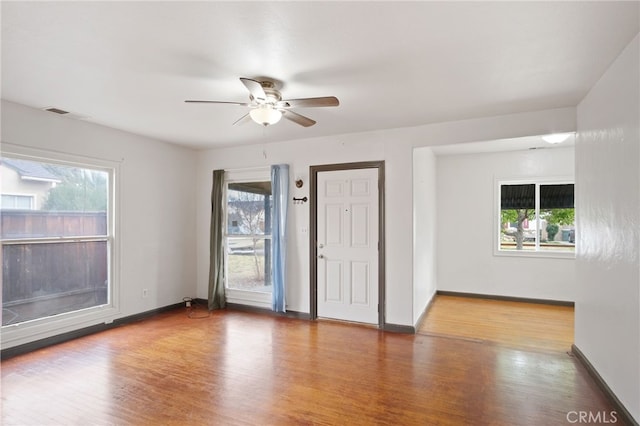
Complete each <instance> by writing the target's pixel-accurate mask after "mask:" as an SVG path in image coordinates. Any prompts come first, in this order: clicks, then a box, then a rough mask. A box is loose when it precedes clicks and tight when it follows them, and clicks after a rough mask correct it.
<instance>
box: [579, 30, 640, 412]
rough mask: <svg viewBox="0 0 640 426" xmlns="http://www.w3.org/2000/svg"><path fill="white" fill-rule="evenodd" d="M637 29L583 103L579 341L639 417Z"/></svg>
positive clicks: (639, 72)
mask: <svg viewBox="0 0 640 426" xmlns="http://www.w3.org/2000/svg"><path fill="white" fill-rule="evenodd" d="M639 51H640V42H639V36H636V38H635V39H634V40H633V41H632V42H631V44H629V46H627V48H626V49H625V50H624V51H623V52H622V54H621V55H620V56H619V57H618V58H617V60H616V61H615V62H614V63H613V64H612V65H611V67H610V68H609V70H608V71H607V72H606V73H605V74H604V75H603V76H602V77H601V79H600V80H599V81H598V83H597V84H596V85H595V86H594V87H593V88H592V89H591V91H590V92H589V94H588V95H587V96H586V97H585V99H584V100H583V101H582V102H581V103H580V104H579V105H578V115H577V120H578V135H577V136H578V137H577V142H576V189H577V194H576V201H577V207H578V210H577V224H576V225H577V232H576V235H577V238H578V244H579V250H578V255H577V281H578V284H579V286H578V293H577V297H576V322H575V328H576V331H575V344H576V346H577V347H578V348H579V349H580V350H581V351H582V352H583V353H584V355H585V356H586V357H587V358H588V359H589V361H590V362H591V364H592V365H593V366H594V367H595V368H596V370H598V373H599V374H600V375H601V376H602V378H603V379H604V380H605V382H606V383H607V384H608V385H609V387H610V388H611V389H612V390H613V392H614V393H615V394H616V396H617V397H618V398H619V399H620V401H622V403H623V404H624V405H625V406H626V408H627V409H628V410H629V412H630V413H631V414H632V415H633V416H634V418H635V420H636V421H640V261H639V257H640V255H639V252H640V235H639V232H640V134H639V127H640V118H639V117H640V105H639V99H638V97H639V93H640V87H639V82H638V80H639V78H640V77H639V76H640V70H639V66H638V64H639V63H640V57H639V53H638V52H639Z"/></svg>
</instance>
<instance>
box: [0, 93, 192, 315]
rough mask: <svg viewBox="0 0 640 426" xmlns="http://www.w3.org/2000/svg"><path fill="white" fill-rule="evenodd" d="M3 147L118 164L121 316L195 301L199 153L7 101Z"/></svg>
mask: <svg viewBox="0 0 640 426" xmlns="http://www.w3.org/2000/svg"><path fill="white" fill-rule="evenodd" d="M2 143H3V144H4V145H5V147H6V146H7V145H8V144H10V145H19V146H23V147H28V148H32V149H40V150H48V151H56V152H60V153H67V154H73V155H77V156H84V157H90V158H98V159H103V160H109V161H114V162H119V163H120V175H119V176H117V179H119V194H117V195H118V198H117V202H118V203H119V207H120V216H119V221H118V222H117V223H116V226H117V228H118V230H117V233H118V234H117V235H118V236H119V239H120V249H121V252H120V271H116V273H117V274H118V276H119V279H120V314H119V315H118V316H128V315H133V314H137V313H140V312H144V311H147V310H151V309H155V308H159V307H162V306H167V305H170V304H174V303H178V302H181V301H182V298H183V297H185V296H190V297H194V296H195V293H196V284H195V269H196V262H195V232H196V228H195V224H194V218H195V186H194V182H195V179H196V177H195V176H196V175H195V160H196V152H195V151H193V150H190V149H186V148H181V147H178V146H175V145H170V144H167V143H163V142H158V141H154V140H151V139H147V138H144V137H141V136H137V135H133V134H130V133H126V132H122V131H119V130H114V129H111V128H108V127H104V126H99V125H96V124H93V123H90V122H86V121H79V120H73V119H70V118H65V117H61V116H57V115H55V114H52V113H50V112H45V111H41V110H37V109H33V108H28V107H25V106H22V105H18V104H15V103H11V102H7V101H2ZM143 288H146V289H148V297H147V298H144V299H143V298H142V289H143ZM85 325H86V324H85Z"/></svg>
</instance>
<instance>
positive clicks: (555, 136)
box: [542, 133, 571, 144]
mask: <svg viewBox="0 0 640 426" xmlns="http://www.w3.org/2000/svg"><path fill="white" fill-rule="evenodd" d="M569 136H571V133H552V134H550V135H544V136H543V137H542V140H543V141H545V142H547V143H550V144H557V143H562V142H564V141H566V140H567V139H569Z"/></svg>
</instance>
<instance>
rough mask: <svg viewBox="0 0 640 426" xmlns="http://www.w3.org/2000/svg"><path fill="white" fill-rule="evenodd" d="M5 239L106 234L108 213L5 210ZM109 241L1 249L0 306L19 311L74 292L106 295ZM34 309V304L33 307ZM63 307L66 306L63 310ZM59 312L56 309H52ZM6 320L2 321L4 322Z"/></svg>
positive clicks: (68, 242) (100, 298)
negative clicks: (0, 304)
mask: <svg viewBox="0 0 640 426" xmlns="http://www.w3.org/2000/svg"><path fill="white" fill-rule="evenodd" d="M1 215H2V219H1V221H0V223H1V224H2V237H3V239H19V238H38V237H58V236H62V237H69V236H88V235H106V229H107V223H106V215H105V213H75V212H71V213H68V212H62V213H58V212H41V211H35V212H33V211H2V212H1ZM107 259H108V243H107V241H106V238H105V241H86V242H84V241H80V242H77V241H73V242H70V241H66V242H46V243H34V242H25V243H15V242H13V243H11V244H5V245H3V248H2V306H3V309H5V308H11V309H13V310H19V305H29V304H31V305H32V304H33V303H34V302H37V301H43V300H46V301H47V302H46V304H47V305H48V306H51V305H55V304H56V303H55V301H54V300H53V299H56V298H59V299H60V300H61V301H62V300H69V296H70V295H77V294H87V293H93V294H98V295H100V297H99V298H98V299H99V300H102V299H105V300H104V302H103V303H106V295H107V279H108V264H107ZM31 309H32V308H30V310H31ZM60 309H65V308H60ZM54 311H55V309H54ZM3 323H4V321H3Z"/></svg>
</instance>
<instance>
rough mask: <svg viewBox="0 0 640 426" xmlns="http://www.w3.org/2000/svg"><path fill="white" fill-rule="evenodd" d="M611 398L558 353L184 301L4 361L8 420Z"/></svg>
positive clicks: (220, 421)
mask: <svg viewBox="0 0 640 426" xmlns="http://www.w3.org/2000/svg"><path fill="white" fill-rule="evenodd" d="M612 409H613V408H612V406H611V405H610V404H609V402H608V401H607V399H606V398H605V396H604V395H603V394H602V393H601V392H600V390H599V389H598V388H597V386H596V384H595V383H594V382H593V381H592V379H591V378H590V377H589V375H588V373H587V371H586V370H585V369H584V368H583V367H582V366H581V365H580V363H579V362H578V361H577V360H575V359H574V358H572V357H571V356H569V355H568V354H566V353H564V352H557V353H555V352H544V351H527V350H522V349H520V348H510V347H507V346H503V345H494V344H484V343H482V342H479V341H475V340H472V339H464V338H463V339H457V338H442V337H438V336H431V335H423V334H416V335H406V334H395V333H389V332H382V331H379V330H376V329H371V328H367V327H358V326H353V325H348V324H343V323H337V322H324V321H317V322H310V321H306V320H297V319H290V318H285V317H277V316H266V315H261V314H255V313H248V312H237V311H222V312H215V313H213V314H212V315H210V316H209V317H207V318H204V319H190V318H188V316H187V313H186V312H185V311H184V310H177V311H174V312H169V313H164V314H160V315H158V316H157V317H154V318H152V319H149V320H145V321H141V322H138V323H134V324H130V325H127V326H122V327H119V328H115V329H112V330H109V331H106V332H102V333H99V334H95V335H91V336H87V337H84V338H81V339H77V340H74V341H71V342H67V343H63V344H60V345H57V346H53V347H50V348H46V349H42V350H39V351H35V352H32V353H29V354H25V355H22V356H18V357H15V358H11V359H8V360H5V361H3V362H2V415H1V419H0V420H1V422H2V424H3V425H90V424H95V425H112V424H113V425H172V424H173V425H290V424H291V425H311V424H313V425H536V426H538V425H559V424H567V419H566V416H567V413H568V412H570V411H581V410H586V411H594V412H595V411H610V410H612Z"/></svg>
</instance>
